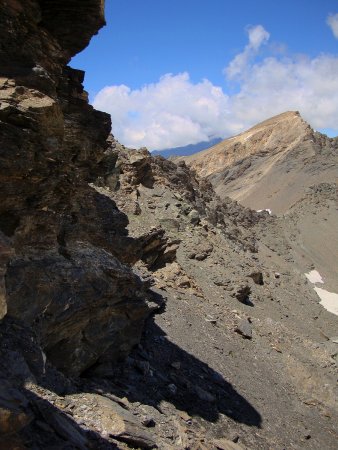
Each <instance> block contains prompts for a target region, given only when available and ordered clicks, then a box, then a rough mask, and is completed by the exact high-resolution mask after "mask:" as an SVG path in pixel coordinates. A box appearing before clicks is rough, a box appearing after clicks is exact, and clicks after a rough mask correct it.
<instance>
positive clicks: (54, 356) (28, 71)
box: [0, 0, 149, 375]
mask: <svg viewBox="0 0 338 450" xmlns="http://www.w3.org/2000/svg"><path fill="white" fill-rule="evenodd" d="M103 6H104V5H103V0H84V1H82V2H80V3H79V2H75V1H64V0H58V1H55V0H41V1H38V0H28V1H27V0H25V1H23V0H9V1H6V2H1V5H0V133H1V142H0V168H1V169H0V182H1V190H0V236H1V240H0V248H1V257H0V317H2V316H4V314H5V312H6V309H7V310H8V315H9V316H11V317H13V318H17V319H20V320H24V321H25V322H26V323H27V324H29V325H32V326H33V327H34V328H35V330H36V332H37V333H38V335H39V338H40V339H41V344H42V347H43V348H44V349H45V351H46V353H47V356H48V357H49V358H50V360H51V361H52V362H53V363H54V364H55V365H56V366H57V367H58V368H60V369H62V370H63V371H65V372H68V373H72V374H74V375H76V374H79V373H81V372H82V371H83V370H85V369H87V368H88V367H89V366H90V365H92V364H94V363H95V362H96V361H97V360H98V359H99V358H100V357H103V356H102V355H104V357H105V358H118V357H120V356H124V355H126V354H127V353H128V351H129V350H130V348H131V347H132V346H133V345H134V344H135V343H137V341H138V339H139V336H140V333H141V330H142V323H143V320H144V319H145V317H146V316H147V315H148V313H149V309H148V307H147V306H146V303H145V301H144V296H145V288H144V286H143V283H142V281H141V279H140V278H139V277H138V276H136V275H135V274H134V273H133V272H132V270H131V268H130V267H129V266H128V264H130V263H133V262H135V261H136V260H137V258H138V257H139V255H140V245H141V244H140V243H139V242H138V241H137V240H135V239H132V238H129V237H128V235H127V230H126V225H127V223H128V219H127V217H126V216H125V215H124V214H123V213H121V212H120V211H119V210H118V208H117V207H116V205H115V203H114V201H113V200H112V199H110V198H108V197H106V196H104V195H101V194H100V193H98V192H97V191H96V190H95V189H94V188H93V187H92V186H91V185H90V183H91V182H93V181H95V179H97V177H98V176H100V170H101V165H100V164H99V163H100V162H101V160H102V159H103V157H104V152H105V149H106V148H107V143H106V140H107V137H108V134H109V132H110V117H109V116H108V115H107V114H105V113H101V112H98V111H95V110H94V109H93V108H92V107H91V106H90V105H89V104H88V102H87V95H86V93H85V92H84V91H83V86H82V84H81V83H82V81H83V72H81V71H78V70H73V69H71V68H69V67H67V66H66V64H67V63H68V61H69V59H70V57H71V56H72V55H74V54H75V53H76V52H78V51H79V50H81V49H83V48H84V47H85V46H86V45H87V44H88V42H89V40H90V37H91V36H92V35H93V34H95V33H96V32H97V31H98V29H99V28H100V27H101V26H102V25H103V24H104V16H103ZM4 280H6V281H4Z"/></svg>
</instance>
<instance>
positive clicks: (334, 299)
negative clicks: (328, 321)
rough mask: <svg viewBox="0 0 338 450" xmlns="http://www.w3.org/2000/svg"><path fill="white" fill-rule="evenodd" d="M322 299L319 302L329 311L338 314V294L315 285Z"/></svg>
mask: <svg viewBox="0 0 338 450" xmlns="http://www.w3.org/2000/svg"><path fill="white" fill-rule="evenodd" d="M314 289H315V291H316V292H317V294H318V296H319V298H320V299H321V301H320V302H319V304H320V305H322V306H323V307H324V308H325V309H326V310H327V311H329V312H330V313H332V314H335V315H336V316H338V294H335V293H334V292H329V291H326V290H325V289H322V288H319V287H315V288H314Z"/></svg>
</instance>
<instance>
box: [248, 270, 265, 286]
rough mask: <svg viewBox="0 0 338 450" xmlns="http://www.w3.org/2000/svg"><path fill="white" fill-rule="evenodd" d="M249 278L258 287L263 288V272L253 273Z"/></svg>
mask: <svg viewBox="0 0 338 450" xmlns="http://www.w3.org/2000/svg"><path fill="white" fill-rule="evenodd" d="M249 277H250V278H252V279H253V281H254V283H255V284H258V285H260V286H263V284H264V280H263V274H262V272H252V273H251V274H250V275H249Z"/></svg>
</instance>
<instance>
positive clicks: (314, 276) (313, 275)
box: [305, 270, 324, 284]
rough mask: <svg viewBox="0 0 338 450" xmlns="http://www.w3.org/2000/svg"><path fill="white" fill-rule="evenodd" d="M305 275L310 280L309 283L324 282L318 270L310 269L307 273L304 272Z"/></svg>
mask: <svg viewBox="0 0 338 450" xmlns="http://www.w3.org/2000/svg"><path fill="white" fill-rule="evenodd" d="M305 276H306V278H307V279H308V280H309V281H310V283H314V284H315V283H324V281H323V278H322V276H321V275H320V273H319V272H318V270H311V271H310V272H309V273H306V274H305Z"/></svg>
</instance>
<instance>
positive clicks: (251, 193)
mask: <svg viewBox="0 0 338 450" xmlns="http://www.w3.org/2000/svg"><path fill="white" fill-rule="evenodd" d="M335 146H336V144H335V143H334V142H331V140H330V139H329V138H327V137H326V136H325V135H321V134H320V133H315V132H314V130H313V129H312V128H311V126H310V125H309V124H308V123H307V122H306V121H305V120H304V119H303V118H302V116H301V115H300V113H299V111H286V112H284V113H282V114H278V115H276V116H274V117H271V118H269V119H266V120H264V121H263V122H261V123H259V124H257V125H255V126H253V127H252V128H250V129H249V130H247V131H244V132H243V133H240V134H238V135H237V136H233V137H231V138H229V139H225V140H224V141H222V142H220V143H219V144H217V145H214V146H213V147H211V148H209V149H207V150H205V151H203V152H200V153H197V154H195V155H192V156H190V157H186V158H184V159H185V161H186V162H187V164H188V165H190V166H191V167H192V168H194V169H195V171H196V172H197V173H198V175H200V176H202V177H208V178H209V179H210V181H211V182H212V183H213V185H214V187H215V189H216V192H217V193H218V194H219V195H220V196H221V197H223V196H225V195H227V196H230V197H231V198H233V199H234V200H237V201H241V202H242V203H243V205H245V206H249V207H252V208H254V209H264V208H270V209H272V210H273V211H274V212H284V211H286V210H287V209H288V208H289V207H290V206H291V205H292V204H293V203H294V202H295V201H297V200H298V199H299V196H300V195H301V193H302V192H303V187H304V186H309V185H310V184H311V183H312V184H313V182H318V180H317V178H318V177H319V178H320V180H319V181H320V182H322V181H325V180H326V178H327V177H328V179H330V180H331V179H332V181H333V178H332V177H334V173H333V172H334V171H333V169H332V167H334V164H333V166H332V167H331V166H329V161H331V159H332V158H333V160H334V154H336V153H335V152H336V150H334V147H335ZM312 166H313V167H312ZM319 168H322V170H320V169H319ZM318 174H319V175H320V176H319V175H318ZM316 177H317V178H316ZM309 183H310V184H309ZM277 185H278V186H277ZM292 186H293V187H292Z"/></svg>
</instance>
